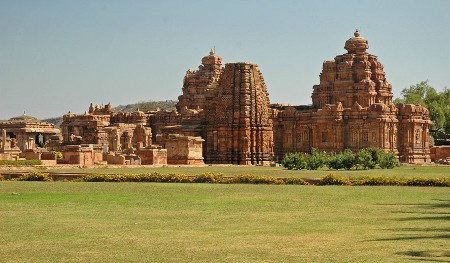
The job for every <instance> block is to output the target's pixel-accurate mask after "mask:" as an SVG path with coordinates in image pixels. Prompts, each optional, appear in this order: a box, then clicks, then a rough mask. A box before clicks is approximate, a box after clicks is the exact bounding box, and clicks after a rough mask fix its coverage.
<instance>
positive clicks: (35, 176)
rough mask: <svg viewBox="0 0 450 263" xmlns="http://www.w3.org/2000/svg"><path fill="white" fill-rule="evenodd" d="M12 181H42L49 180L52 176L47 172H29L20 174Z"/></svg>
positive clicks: (51, 179)
mask: <svg viewBox="0 0 450 263" xmlns="http://www.w3.org/2000/svg"><path fill="white" fill-rule="evenodd" d="M13 181H42V182H51V181H53V178H52V177H51V176H50V174H49V173H41V172H31V173H26V174H23V175H21V176H20V177H18V178H15V179H13Z"/></svg>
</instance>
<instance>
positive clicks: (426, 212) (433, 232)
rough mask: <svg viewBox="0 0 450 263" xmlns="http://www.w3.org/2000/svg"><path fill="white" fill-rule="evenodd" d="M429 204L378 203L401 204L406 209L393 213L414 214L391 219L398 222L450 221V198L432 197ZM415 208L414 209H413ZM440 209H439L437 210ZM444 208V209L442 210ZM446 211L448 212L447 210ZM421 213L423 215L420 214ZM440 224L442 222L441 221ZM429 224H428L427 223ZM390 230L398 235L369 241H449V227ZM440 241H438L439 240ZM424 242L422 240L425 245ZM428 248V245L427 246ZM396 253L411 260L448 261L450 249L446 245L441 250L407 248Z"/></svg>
mask: <svg viewBox="0 0 450 263" xmlns="http://www.w3.org/2000/svg"><path fill="white" fill-rule="evenodd" d="M432 201H434V202H433V203H430V204H424V203H421V204H379V205H387V206H396V207H398V206H403V207H405V210H407V211H392V213H394V214H415V215H416V216H410V217H398V218H395V219H393V220H395V221H399V222H402V221H403V222H405V221H418V222H420V221H430V222H433V223H431V224H432V225H433V224H435V223H434V222H438V221H443V222H447V221H450V211H448V208H450V200H447V199H434V200H432ZM411 210H413V211H411ZM414 210H415V211H414ZM436 210H437V211H436ZM439 210H440V211H439ZM443 210H444V211H443ZM447 211H448V212H447ZM422 215H423V216H422ZM421 224H422V223H421ZM441 224H442V222H441ZM428 226H429V225H428ZM389 230H390V231H396V232H397V233H398V234H399V235H398V236H395V237H387V238H379V239H375V240H370V241H386V242H390V241H401V240H403V241H407V240H442V241H444V242H445V243H447V241H450V227H440V228H439V227H436V228H433V227H423V228H420V227H417V228H411V227H407V228H395V229H389ZM411 232H412V233H411ZM439 242H440V241H439ZM425 243H426V242H424V245H425ZM427 248H428V247H427ZM396 254H397V255H401V256H407V257H410V258H409V259H411V260H417V261H428V262H450V251H449V250H448V249H447V247H445V248H444V250H443V251H441V249H440V248H438V250H408V251H399V252H397V253H396Z"/></svg>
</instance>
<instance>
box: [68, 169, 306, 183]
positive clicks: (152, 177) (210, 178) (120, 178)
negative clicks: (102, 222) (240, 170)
mask: <svg viewBox="0 0 450 263" xmlns="http://www.w3.org/2000/svg"><path fill="white" fill-rule="evenodd" d="M77 181H81V182H158V183H211V184H296V185H307V184H308V182H306V181H305V180H303V179H301V178H277V177H266V176H256V175H253V174H242V175H238V176H235V177H224V176H223V174H221V173H202V174H197V175H194V176H187V175H185V174H179V173H169V174H161V173H158V172H154V173H150V174H137V175H135V174H125V175H113V174H96V175H88V176H84V177H82V178H80V179H77Z"/></svg>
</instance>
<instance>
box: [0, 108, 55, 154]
mask: <svg viewBox="0 0 450 263" xmlns="http://www.w3.org/2000/svg"><path fill="white" fill-rule="evenodd" d="M59 133H60V130H59V129H56V128H55V125H54V124H52V123H48V122H44V121H41V120H38V119H36V118H34V117H32V116H28V115H26V114H25V113H24V114H23V115H21V116H18V117H14V118H11V119H9V120H7V121H0V135H1V136H0V155H1V156H0V159H16V158H18V155H19V153H20V152H25V151H28V150H32V151H33V150H36V151H38V150H43V149H44V147H45V145H46V144H47V142H49V141H51V139H52V137H53V136H54V135H56V134H59Z"/></svg>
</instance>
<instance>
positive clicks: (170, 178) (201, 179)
mask: <svg viewBox="0 0 450 263" xmlns="http://www.w3.org/2000/svg"><path fill="white" fill-rule="evenodd" d="M4 180H5V178H4V177H3V176H2V175H0V181H4ZM9 181H44V182H51V181H53V178H52V176H51V175H50V174H49V173H44V172H30V173H26V174H23V175H21V176H20V177H18V178H12V179H10V180H9ZM73 181H74V182H147V183H209V184H276V185H280V184H286V185H309V183H308V182H307V181H305V180H304V179H301V178H293V177H290V178H278V177H273V176H257V175H253V174H241V175H238V176H234V177H231V176H228V177H225V176H224V175H223V174H222V173H202V174H197V175H194V176H188V175H185V174H180V173H169V174H161V173H159V172H153V173H148V174H92V175H87V176H83V177H81V178H77V179H75V180H73ZM317 184H318V185H351V186H365V185H369V186H376V185H380V186H383V185H384V186H445V187H449V186H450V177H442V178H426V177H413V178H396V177H386V176H362V177H356V178H347V177H343V176H338V175H335V174H332V173H330V174H328V175H326V176H324V177H322V178H321V179H320V180H319V181H318V183H317Z"/></svg>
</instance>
